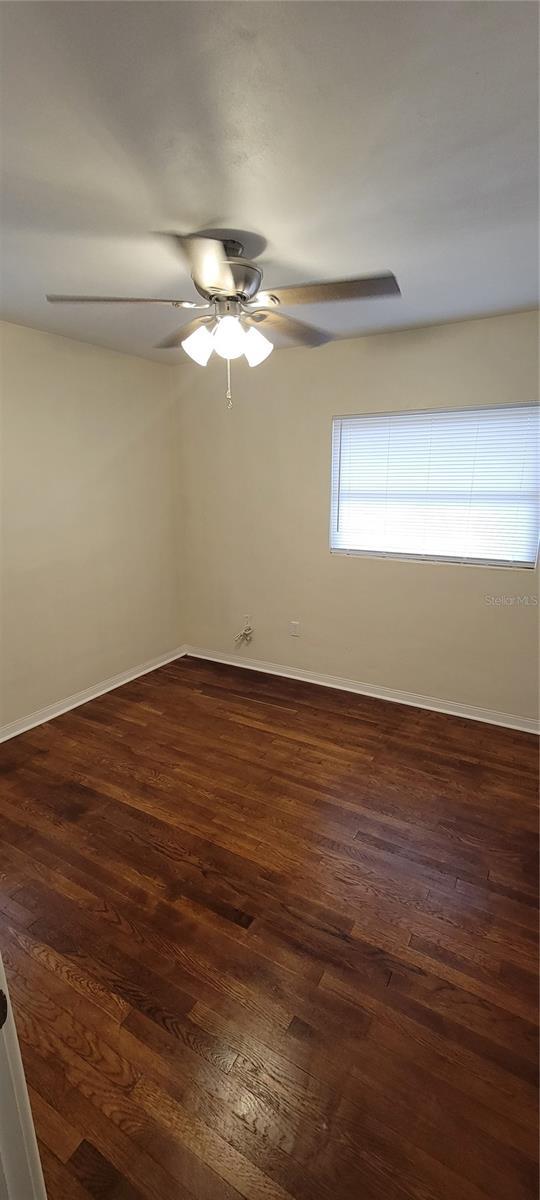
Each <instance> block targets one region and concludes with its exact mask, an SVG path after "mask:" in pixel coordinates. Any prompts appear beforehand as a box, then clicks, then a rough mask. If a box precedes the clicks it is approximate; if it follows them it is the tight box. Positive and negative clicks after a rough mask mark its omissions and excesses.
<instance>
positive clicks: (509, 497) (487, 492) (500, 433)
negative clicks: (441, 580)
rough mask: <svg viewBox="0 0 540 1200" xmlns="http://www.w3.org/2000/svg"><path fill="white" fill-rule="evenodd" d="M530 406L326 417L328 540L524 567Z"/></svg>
mask: <svg viewBox="0 0 540 1200" xmlns="http://www.w3.org/2000/svg"><path fill="white" fill-rule="evenodd" d="M538 413H539V409H538V406H537V405H528V406H523V407H514V408H502V407H498V408H481V409H465V410H455V411H452V412H433V411H430V412H406V413H380V414H378V415H374V416H361V417H335V418H334V421H333V429H332V501H331V524H330V546H331V549H332V550H336V551H342V552H343V553H349V554H350V553H357V554H375V555H394V556H396V557H399V558H406V557H411V558H429V559H437V560H442V561H450V562H472V563H491V564H499V565H503V566H521V567H532V566H534V563H535V561H536V557H537V553H538V535H539V509H538Z"/></svg>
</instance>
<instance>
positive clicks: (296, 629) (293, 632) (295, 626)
mask: <svg viewBox="0 0 540 1200" xmlns="http://www.w3.org/2000/svg"><path fill="white" fill-rule="evenodd" d="M289 634H290V636H291V637H300V621H289Z"/></svg>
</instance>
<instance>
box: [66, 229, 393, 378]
mask: <svg viewBox="0 0 540 1200" xmlns="http://www.w3.org/2000/svg"><path fill="white" fill-rule="evenodd" d="M166 236H167V237H168V238H169V239H171V238H172V240H173V243H174V245H175V247H176V248H177V250H179V251H180V254H181V255H182V258H183V260H184V263H187V265H188V267H189V270H190V274H191V278H192V280H193V283H194V285H195V288H196V290H197V291H198V293H199V295H200V296H201V297H202V299H203V301H204V303H203V304H197V303H195V302H194V301H193V300H178V299H169V300H164V299H162V298H159V297H157V298H156V299H152V298H150V297H148V298H147V297H144V298H143V297H130V296H59V295H49V296H47V300H48V301H49V302H50V303H54V304H59V303H63V304H170V305H172V306H173V308H196V309H202V310H204V311H205V313H208V312H210V315H201V316H200V317H195V318H194V319H193V320H192V321H189V322H188V323H187V325H183V326H182V327H181V328H180V329H177V330H176V331H175V333H174V334H172V335H171V336H169V337H167V338H165V339H164V341H163V342H160V343H159V348H160V349H163V350H170V349H177V348H178V347H180V346H181V347H182V349H183V350H184V351H185V353H186V354H187V355H188V356H189V358H191V359H192V360H193V361H194V362H196V363H198V364H199V366H202V367H205V366H206V365H207V363H208V360H209V358H210V355H211V354H212V352H213V351H215V352H216V354H218V355H219V357H220V358H224V359H225V360H226V362H227V378H228V381H229V387H228V393H227V399H228V400H229V401H230V363H231V359H235V358H240V357H241V356H242V355H244V356H245V358H246V360H247V362H248V363H249V366H250V367H257V366H259V364H260V363H262V362H264V361H265V359H266V358H268V355H269V354H271V352H272V350H273V348H274V347H273V343H272V342H271V341H270V340H269V339H268V338H267V337H266V336H265V334H263V333H262V332H261V330H260V329H259V328H258V326H259V325H260V324H264V325H265V327H266V329H267V331H268V332H271V331H272V330H274V331H275V332H276V333H278V334H281V335H282V336H283V337H285V338H286V339H287V340H288V341H289V342H290V343H292V344H293V345H295V344H296V345H301V346H310V347H313V346H322V345H324V344H325V342H331V341H333V340H334V339H335V338H336V337H339V336H340V335H339V333H336V334H332V333H328V332H327V331H326V330H324V329H318V328H317V327H316V326H315V325H310V324H307V323H306V322H305V321H298V320H297V319H296V318H295V317H290V316H289V315H288V314H287V313H282V312H279V311H278V309H279V306H280V305H281V304H284V305H285V306H286V307H289V306H292V305H296V304H327V303H329V302H331V301H347V300H372V299H375V298H376V297H377V298H381V297H387V296H400V295H401V292H400V288H399V284H398V282H397V279H396V278H395V275H392V274H391V272H384V273H383V274H380V275H371V276H364V277H363V278H359V279H338V280H334V281H333V282H323V283H307V284H291V285H288V286H286V287H282V288H274V289H272V291H271V292H268V291H262V290H261V285H262V278H263V274H262V270H261V269H260V268H259V267H258V266H257V265H256V264H255V263H253V262H248V261H247V259H245V258H244V257H243V253H244V247H243V245H242V243H241V242H239V241H237V240H236V239H235V238H232V237H231V238H230V239H229V238H224V240H223V241H221V240H219V239H218V238H216V237H211V236H208V237H207V236H205V234H204V233H199V234H187V235H181V234H167V235H166Z"/></svg>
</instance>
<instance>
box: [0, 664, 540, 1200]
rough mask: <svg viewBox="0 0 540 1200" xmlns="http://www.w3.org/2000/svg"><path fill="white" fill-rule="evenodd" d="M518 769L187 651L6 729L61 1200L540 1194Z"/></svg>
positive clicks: (24, 917)
mask: <svg viewBox="0 0 540 1200" xmlns="http://www.w3.org/2000/svg"><path fill="white" fill-rule="evenodd" d="M536 763H537V743H536V739H535V738H533V737H532V736H530V735H527V734H524V733H515V732H512V731H510V730H506V729H498V728H494V727H492V726H488V725H480V724H476V723H472V722H467V721H464V720H461V719H458V718H454V717H446V716H443V715H441V714H437V713H432V712H426V711H421V710H419V709H413V708H405V707H402V706H399V705H394V704H388V703H385V702H383V701H378V700H373V699H369V698H363V697H360V696H353V695H350V694H348V693H345V692H336V691H330V690H328V689H326V688H317V687H314V686H310V685H307V684H301V683H297V682H293V681H290V680H284V679H279V678H277V677H271V676H267V675H259V674H255V673H252V672H249V671H242V670H235V669H234V668H229V667H222V666H217V665H214V664H211V663H205V662H202V661H197V660H195V659H184V660H182V661H179V662H178V663H176V664H172V665H171V666H167V667H163V668H162V669H161V670H159V671H156V672H154V673H153V674H151V675H146V676H145V677H143V678H141V679H139V680H137V681H136V682H134V683H130V684H128V685H126V686H125V687H123V688H121V689H119V690H118V691H115V692H112V693H109V694H108V695H106V696H102V697H100V698H99V699H97V700H94V701H92V702H91V703H89V704H86V705H85V706H84V707H83V708H78V709H75V710H74V711H73V712H70V713H68V714H66V715H64V716H62V717H59V718H58V719H57V720H55V721H52V722H51V723H50V724H48V725H43V726H41V727H39V728H37V729H34V730H32V731H31V732H29V733H27V734H24V735H23V736H21V737H19V738H17V739H14V740H13V741H11V742H8V743H6V744H5V745H4V746H3V747H2V748H1V749H0V767H1V776H0V781H1V800H0V841H1V853H2V857H1V872H0V889H1V890H0V932H1V945H2V953H3V956H4V961H5V967H6V972H7V975H8V980H9V984H10V990H11V996H12V1000H13V1005H14V1009H15V1015H16V1021H17V1026H18V1032H19V1037H20V1042H21V1049H22V1054H23V1059H24V1064H25V1068H26V1073H27V1078H28V1083H29V1088H30V1093H31V1101H32V1105H33V1110H34V1116H35V1121H36V1127H37V1131H38V1135H39V1138H40V1144H41V1149H42V1158H43V1167H44V1172H45V1176H46V1181H47V1186H48V1193H49V1200H89V1198H96V1200H97V1198H107V1200H239V1198H240V1197H244V1198H245V1200H287V1198H289V1200H413V1198H414V1200H533V1198H534V1200H536V1196H537V1177H536V1170H535V1159H536V1149H537V1135H536V1091H535V1085H536V1075H537V1049H536V1040H535V1027H536V1010H537V995H536V980H537V962H536V945H537V918H538V913H537V880H536V870H537V812H536V809H537V779H536ZM21 1200H23V1198H21Z"/></svg>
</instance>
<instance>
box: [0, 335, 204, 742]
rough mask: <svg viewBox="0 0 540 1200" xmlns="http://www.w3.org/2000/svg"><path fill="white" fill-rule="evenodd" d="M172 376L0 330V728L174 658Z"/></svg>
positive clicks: (67, 343) (71, 344) (62, 342)
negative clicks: (163, 657) (164, 658)
mask: <svg viewBox="0 0 540 1200" xmlns="http://www.w3.org/2000/svg"><path fill="white" fill-rule="evenodd" d="M174 375H175V372H174V371H171V369H170V367H162V366H159V365H158V364H154V363H150V362H145V361H144V360H142V359H138V358H130V357H126V356H125V355H121V354H115V353H113V352H111V351H108V350H101V349H98V348H97V347H93V346H88V345H83V344H82V343H80V342H75V341H71V340H68V339H66V338H59V337H55V336H53V335H51V334H45V333H38V332H37V331H35V330H30V329H24V328H22V327H21V326H16V325H4V326H3V327H2V336H1V364H0V385H1V401H2V479H1V482H2V511H1V516H2V542H1V553H2V562H1V566H2V594H1V619H2V635H3V636H2V650H3V654H2V679H1V681H2V689H1V690H2V702H3V703H2V717H1V719H0V723H2V724H4V723H7V722H10V721H13V720H16V719H18V718H20V717H23V716H26V715H28V714H30V713H32V712H33V711H35V710H36V709H39V708H41V707H43V706H45V705H48V704H51V703H54V702H56V701H59V700H62V699H64V698H66V697H68V696H69V695H71V694H72V693H75V692H77V691H79V690H81V689H84V688H87V687H90V686H91V685H93V684H96V683H99V682H100V681H102V680H105V679H107V678H108V677H110V676H112V675H115V674H116V673H118V672H120V671H124V670H128V669H129V668H132V667H136V666H137V665H138V664H142V663H145V662H146V661H147V660H149V659H152V658H153V657H155V656H157V655H159V654H162V653H166V652H167V651H170V650H172V649H174V647H175V646H176V645H177V644H178V641H179V624H180V616H179V595H180V589H179V579H178V567H179V557H178V554H177V552H176V551H177V537H176V528H175V521H176V517H175V511H174V479H175V475H176V471H177V462H176V459H177V449H176V447H175V446H174V445H173V440H172V434H173V411H174V400H173V394H172V385H173V377H174Z"/></svg>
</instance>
